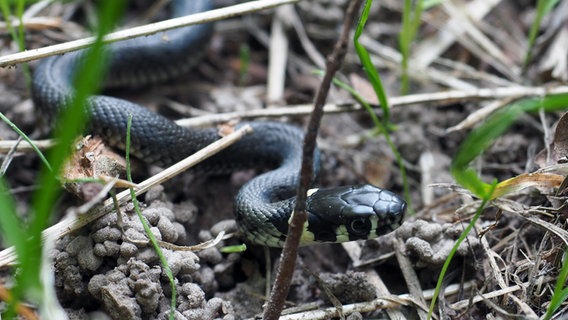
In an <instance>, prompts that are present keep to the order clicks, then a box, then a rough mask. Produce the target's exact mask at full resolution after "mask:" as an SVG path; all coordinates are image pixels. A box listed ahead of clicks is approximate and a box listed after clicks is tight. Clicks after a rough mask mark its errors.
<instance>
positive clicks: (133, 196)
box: [117, 115, 177, 320]
mask: <svg viewBox="0 0 568 320" xmlns="http://www.w3.org/2000/svg"><path fill="white" fill-rule="evenodd" d="M131 126H132V115H130V116H128V122H127V126H126V143H125V144H126V156H125V158H126V179H127V180H128V181H129V182H130V183H133V182H132V171H131V168H130V128H131ZM130 197H131V199H132V204H133V205H134V210H135V211H136V215H138V219H140V222H141V223H142V226H143V227H144V231H145V232H146V235H147V236H148V238H149V239H150V243H151V244H152V246H153V247H154V250H155V251H156V254H157V255H158V257H159V259H160V262H161V263H162V267H163V268H164V272H165V274H166V276H167V277H168V280H169V282H170V286H171V289H172V297H171V300H170V314H169V319H170V320H174V319H175V311H176V302H177V298H176V296H177V290H176V281H175V278H174V274H173V273H172V270H171V269H170V266H169V265H168V260H167V259H166V257H165V256H164V253H163V252H162V249H161V248H160V245H159V244H158V240H157V239H156V236H155V235H154V234H153V233H152V230H150V226H149V225H148V222H146V219H144V216H142V210H140V206H139V204H138V199H136V191H134V188H130ZM117 214H118V213H117Z"/></svg>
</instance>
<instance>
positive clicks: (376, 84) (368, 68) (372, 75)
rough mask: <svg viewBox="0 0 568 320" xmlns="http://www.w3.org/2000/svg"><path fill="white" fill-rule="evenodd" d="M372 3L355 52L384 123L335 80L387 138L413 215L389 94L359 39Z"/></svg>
mask: <svg viewBox="0 0 568 320" xmlns="http://www.w3.org/2000/svg"><path fill="white" fill-rule="evenodd" d="M372 3H373V1H372V0H368V1H365V7H364V8H363V12H362V13H361V17H360V19H359V21H358V23H357V27H356V29H355V35H354V37H353V44H354V46H355V51H356V52H357V55H358V56H359V60H360V61H361V65H362V66H363V70H364V71H365V74H366V75H367V78H368V79H369V81H370V82H371V86H372V87H373V90H374V91H375V94H376V95H377V98H378V100H379V103H380V105H381V109H382V111H383V118H382V121H379V119H378V118H377V115H376V114H375V111H374V110H373V109H372V108H371V106H370V105H369V103H367V101H365V99H364V98H363V97H361V96H360V95H359V94H358V93H357V92H356V91H355V90H354V89H353V88H351V87H349V86H348V85H346V84H343V83H341V82H339V81H335V80H334V82H335V83H336V84H337V85H339V86H341V87H342V88H344V89H346V90H347V91H349V92H350V93H351V94H352V95H353V97H354V98H355V99H357V101H358V102H359V103H361V104H362V105H363V107H365V109H366V110H367V112H368V113H369V115H370V116H371V119H372V120H373V122H374V123H375V126H376V128H377V130H378V131H379V132H381V133H382V134H383V135H384V136H385V139H386V141H387V143H388V145H389V146H390V148H391V150H392V152H393V154H394V156H395V158H396V161H397V165H398V167H399V169H400V174H401V176H402V182H403V188H404V199H405V200H406V203H407V205H408V207H407V211H408V212H409V213H410V214H412V213H413V212H414V210H413V208H412V201H411V197H410V188H409V186H408V179H407V176H406V168H405V167H404V163H403V161H402V156H401V155H400V153H399V152H398V150H397V149H396V146H395V145H394V143H393V142H392V140H391V137H390V135H389V130H390V129H391V128H392V127H394V125H392V124H391V122H390V106H389V103H388V99H387V93H386V91H385V89H384V87H383V83H382V81H381V77H380V76H379V73H378V72H377V70H376V69H375V67H374V65H373V63H372V62H371V58H370V56H369V52H368V51H367V49H366V48H365V47H364V46H363V45H362V44H361V43H360V42H359V37H360V36H361V34H362V33H363V30H364V29H365V24H366V22H367V19H368V17H369V11H370V9H371V5H372Z"/></svg>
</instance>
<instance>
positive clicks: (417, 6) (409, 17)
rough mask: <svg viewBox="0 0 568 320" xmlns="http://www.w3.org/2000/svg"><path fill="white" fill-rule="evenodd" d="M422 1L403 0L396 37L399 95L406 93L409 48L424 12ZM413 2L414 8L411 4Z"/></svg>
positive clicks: (407, 86)
mask: <svg viewBox="0 0 568 320" xmlns="http://www.w3.org/2000/svg"><path fill="white" fill-rule="evenodd" d="M422 1H423V0H415V1H413V0H404V7H403V11H402V30H401V32H400V34H399V37H398V45H399V47H400V53H401V55H402V66H401V67H402V79H401V84H400V92H401V94H406V93H408V88H409V78H408V62H409V59H410V46H411V45H412V42H413V41H414V38H415V37H416V33H417V32H418V28H419V27H420V21H421V20H420V19H421V17H422V11H423V10H424V5H423V3H422ZM413 2H414V7H413V5H412V3H413Z"/></svg>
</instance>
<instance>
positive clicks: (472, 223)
mask: <svg viewBox="0 0 568 320" xmlns="http://www.w3.org/2000/svg"><path fill="white" fill-rule="evenodd" d="M495 187H496V184H495V183H494V184H493V185H491V187H490V189H489V190H488V194H489V195H491V194H492V193H493V191H494V190H495ZM489 199H490V197H487V198H484V199H483V201H482V202H481V205H480V206H479V208H477V211H476V213H475V215H474V216H473V219H471V221H470V222H469V224H468V225H467V227H466V228H465V230H464V231H463V232H462V233H461V234H460V237H459V238H458V240H457V241H456V243H455V244H454V246H453V247H452V250H451V251H450V254H449V255H448V258H447V259H446V261H444V266H443V267H442V270H441V271H440V275H439V276H438V282H437V283H436V289H435V290H434V295H433V296H432V301H431V302H430V308H429V309H428V320H430V319H432V314H433V313H434V307H435V306H436V300H437V299H438V295H439V294H440V290H441V288H442V284H443V281H444V276H445V275H446V272H447V271H448V269H449V267H450V263H451V262H452V259H453V257H454V255H455V254H456V252H457V251H458V248H459V246H460V245H461V243H462V242H463V241H464V240H465V238H466V237H467V235H468V234H469V232H470V231H471V229H473V227H474V226H475V223H476V222H477V219H479V217H480V216H481V213H482V212H483V209H485V207H486V206H487V203H488V202H489Z"/></svg>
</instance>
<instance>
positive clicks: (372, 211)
mask: <svg viewBox="0 0 568 320" xmlns="http://www.w3.org/2000/svg"><path fill="white" fill-rule="evenodd" d="M307 211H308V224H307V228H306V229H307V230H305V231H306V232H305V234H304V237H303V239H302V240H303V244H309V243H311V242H346V241H353V240H360V239H373V238H376V237H378V236H381V235H384V234H386V233H389V232H391V231H393V230H395V229H396V228H398V227H399V226H400V225H401V223H402V219H403V218H404V212H405V211H406V202H404V200H402V199H401V198H400V197H399V196H397V195H396V194H394V193H393V192H391V191H388V190H384V189H381V188H378V187H375V186H372V185H368V184H366V185H359V186H346V187H335V188H327V189H316V190H315V191H313V192H312V193H311V194H310V195H309V197H308V200H307Z"/></svg>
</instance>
